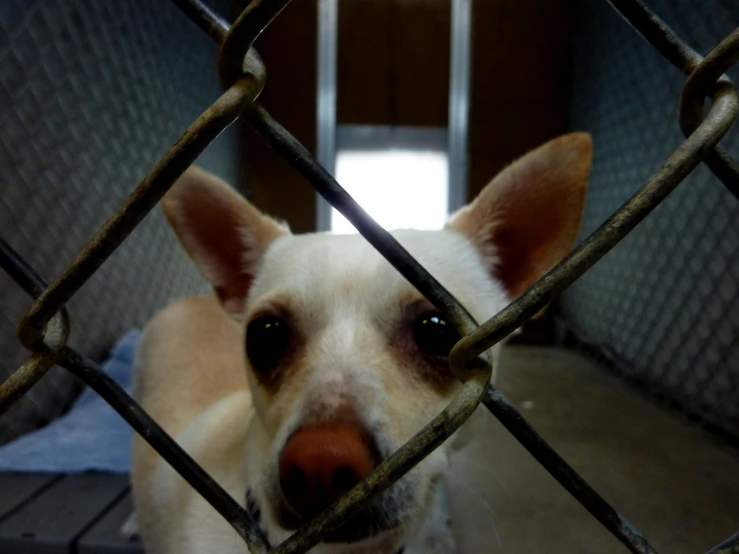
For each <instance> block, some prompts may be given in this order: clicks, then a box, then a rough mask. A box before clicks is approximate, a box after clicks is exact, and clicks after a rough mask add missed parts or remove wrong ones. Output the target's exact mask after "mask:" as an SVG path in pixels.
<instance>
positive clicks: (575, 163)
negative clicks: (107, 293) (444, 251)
mask: <svg viewBox="0 0 739 554" xmlns="http://www.w3.org/2000/svg"><path fill="white" fill-rule="evenodd" d="M591 161H592V141H591V138H590V135H589V134H587V133H572V134H568V135H564V136H562V137H559V138H557V139H554V140H552V141H550V142H548V143H546V144H544V145H543V146H540V147H539V148H537V149H536V150H533V151H532V152H529V153H528V154H526V155H525V156H524V157H523V158H521V159H519V160H518V161H516V162H514V163H513V164H512V165H511V166H509V167H508V168H506V169H504V170H503V171H502V172H501V173H500V174H498V176H497V177H496V178H495V179H493V181H492V182H490V184H488V185H487V186H486V187H485V188H484V189H483V190H482V192H481V193H480V194H479V196H478V197H477V198H476V199H475V200H474V201H473V202H472V203H471V204H469V205H468V206H466V207H464V208H462V209H461V210H459V211H458V212H457V213H456V214H454V215H453V216H452V217H451V219H450V220H449V222H448V223H447V228H449V229H452V230H455V231H457V232H459V233H462V234H463V235H465V236H466V237H467V238H469V239H470V240H471V241H472V242H473V243H474V244H475V246H477V248H478V249H479V251H480V252H481V254H482V255H483V257H484V258H485V259H486V261H488V263H489V265H490V268H491V271H492V272H493V274H494V275H495V276H496V277H497V278H498V279H499V280H500V281H501V282H502V284H503V286H504V287H505V289H506V291H507V292H508V295H509V296H510V298H511V299H514V298H516V297H518V296H519V295H520V294H521V293H523V292H524V291H525V290H526V289H528V288H529V287H530V286H531V285H533V284H534V283H535V282H536V281H537V280H538V279H539V278H540V277H542V276H543V275H544V274H545V273H546V272H547V271H549V269H551V268H552V267H553V266H554V265H556V264H557V263H558V262H559V261H560V260H561V259H562V258H564V256H566V255H567V253H568V252H569V251H570V250H571V249H572V246H573V244H574V242H575V239H576V238H577V233H578V231H579V228H580V219H581V217H582V210H583V206H584V203H585V189H586V187H587V180H588V174H589V173H590V165H591Z"/></svg>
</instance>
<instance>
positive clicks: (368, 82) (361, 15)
mask: <svg viewBox="0 0 739 554" xmlns="http://www.w3.org/2000/svg"><path fill="white" fill-rule="evenodd" d="M392 4H393V0H339V30H338V43H337V47H338V52H337V59H336V63H337V76H336V77H337V85H336V90H337V101H336V119H337V122H338V123H339V124H340V125H341V124H352V123H353V124H366V125H389V124H391V122H392V120H393V106H392V105H391V99H392V90H391V88H392V86H393V79H392V66H393V64H394V63H395V62H394V61H393V60H392V56H393V49H392V44H393V41H392V37H391V24H392V21H391V18H392V16H393V11H394V10H393V9H392V8H393V6H392Z"/></svg>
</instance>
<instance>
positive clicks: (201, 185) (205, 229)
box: [162, 167, 290, 318]
mask: <svg viewBox="0 0 739 554" xmlns="http://www.w3.org/2000/svg"><path fill="white" fill-rule="evenodd" d="M162 208H163V209H164V213H165V215H166V216H167V219H168V220H169V223H170V225H171V226H172V228H173V229H174V232H175V234H176V235H177V238H179V239H180V242H181V243H182V246H183V247H184V248H185V250H186V251H187V253H188V254H189V255H190V257H191V258H192V259H193V261H194V262H195V264H196V265H197V266H198V268H199V269H200V271H201V272H202V273H203V274H204V275H205V277H206V278H207V279H208V280H209V281H210V283H211V285H212V286H213V289H214V291H215V293H216V296H217V297H218V299H219V300H220V302H221V304H222V305H223V307H224V309H225V310H226V311H227V312H229V313H230V314H231V315H232V316H234V317H236V318H239V317H241V316H242V314H243V311H244V307H245V306H244V303H245V301H246V297H247V294H248V293H249V287H250V286H251V283H252V281H253V279H254V274H255V272H256V271H257V269H258V266H259V263H260V261H261V258H262V255H263V254H264V252H266V250H267V248H268V247H269V245H270V244H271V243H272V242H273V241H274V240H276V239H277V238H279V237H281V236H285V235H289V234H290V231H289V229H288V228H287V227H286V226H285V225H283V224H281V223H278V222H277V221H275V220H273V219H271V218H269V217H267V216H266V215H264V214H262V213H261V212H260V211H259V210H257V209H256V208H255V207H254V206H252V205H251V204H250V203H249V202H247V201H246V199H245V198H244V197H243V196H241V195H240V194H239V193H237V192H236V191H235V190H234V189H232V188H231V187H229V186H228V185H227V184H226V183H224V182H223V181H221V180H220V179H218V178H217V177H215V176H214V175H210V174H209V173H206V172H205V171H203V170H201V169H198V168H196V167H191V168H190V169H188V170H187V171H186V172H185V173H184V174H183V175H182V177H180V178H179V179H178V180H177V182H175V184H174V185H172V188H171V189H170V190H169V192H167V194H165V195H164V198H162Z"/></svg>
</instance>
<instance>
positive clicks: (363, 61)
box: [336, 0, 451, 126]
mask: <svg viewBox="0 0 739 554" xmlns="http://www.w3.org/2000/svg"><path fill="white" fill-rule="evenodd" d="M450 19H451V1H450V0H341V1H340V2H339V34H338V55H337V73H338V74H337V110H336V111H337V114H336V115H337V121H338V123H339V124H340V125H341V124H346V125H349V124H362V125H430V126H446V124H447V112H448V101H449V51H450V49H449V40H450Z"/></svg>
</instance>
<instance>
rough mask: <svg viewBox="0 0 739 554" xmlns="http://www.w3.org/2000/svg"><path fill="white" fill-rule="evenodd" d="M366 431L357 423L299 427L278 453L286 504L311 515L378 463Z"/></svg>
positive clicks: (281, 483)
mask: <svg viewBox="0 0 739 554" xmlns="http://www.w3.org/2000/svg"><path fill="white" fill-rule="evenodd" d="M377 458H378V456H377V455H376V449H375V448H373V443H372V440H371V438H370V437H369V434H368V433H367V432H366V431H365V430H364V429H363V428H362V427H361V426H360V425H357V424H320V425H313V426H310V427H307V428H304V429H302V430H300V431H298V432H297V433H296V434H295V435H293V436H292V437H291V438H290V440H288V442H287V444H286V445H285V448H284V450H283V451H282V455H281V456H280V486H281V487H282V493H283V495H284V496H285V500H287V502H288V504H289V505H290V507H291V508H293V509H294V510H295V511H296V512H298V513H299V514H300V515H301V516H302V517H303V518H305V519H310V518H312V517H313V516H315V515H317V514H318V513H320V512H321V511H323V510H324V509H325V508H328V507H329V506H330V505H331V504H333V503H334V502H335V501H336V500H338V499H339V497H341V496H342V495H343V494H344V493H346V492H347V491H349V489H351V488H352V487H353V486H354V485H356V484H357V483H359V481H361V480H362V479H364V478H365V477H366V476H367V475H369V474H370V473H371V472H372V470H373V469H374V468H375V466H376V465H377Z"/></svg>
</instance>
